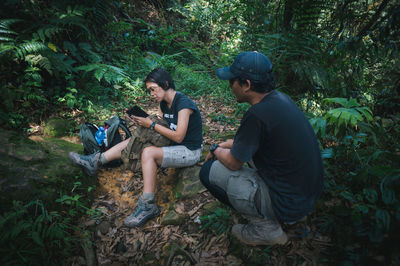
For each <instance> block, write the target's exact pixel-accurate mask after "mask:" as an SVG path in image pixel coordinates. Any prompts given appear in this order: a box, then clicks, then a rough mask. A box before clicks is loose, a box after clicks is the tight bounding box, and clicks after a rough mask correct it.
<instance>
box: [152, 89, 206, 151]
mask: <svg viewBox="0 0 400 266" xmlns="http://www.w3.org/2000/svg"><path fill="white" fill-rule="evenodd" d="M160 108H161V111H162V112H163V116H164V117H163V118H164V120H165V121H167V122H168V125H169V128H170V129H172V130H176V127H177V124H178V113H179V111H180V110H182V109H186V108H187V109H191V110H193V113H192V114H191V115H190V117H189V124H188V128H187V131H186V136H185V138H184V139H183V141H182V142H181V143H179V144H178V143H174V145H184V146H186V147H187V148H188V149H190V150H197V149H200V148H201V145H202V144H203V129H202V121H201V115H200V112H199V109H198V108H197V106H196V104H195V103H194V102H193V101H192V100H191V99H190V98H189V97H187V96H186V95H185V94H183V93H181V92H179V91H177V92H176V94H175V97H174V100H173V101H172V105H171V108H168V105H167V103H166V102H165V101H161V103H160Z"/></svg>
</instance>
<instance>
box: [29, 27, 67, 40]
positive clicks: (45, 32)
mask: <svg viewBox="0 0 400 266" xmlns="http://www.w3.org/2000/svg"><path fill="white" fill-rule="evenodd" d="M62 30H63V29H62V28H60V27H55V26H51V27H45V28H41V29H39V30H38V31H37V32H36V33H34V34H33V37H34V38H36V39H39V40H41V41H42V42H45V41H46V37H47V38H48V39H50V38H51V37H53V36H54V35H56V34H57V33H59V32H61V31H62Z"/></svg>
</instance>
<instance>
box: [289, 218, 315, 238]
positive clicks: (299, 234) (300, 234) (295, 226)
mask: <svg viewBox="0 0 400 266" xmlns="http://www.w3.org/2000/svg"><path fill="white" fill-rule="evenodd" d="M308 224H309V221H308V218H307V216H305V217H303V218H302V219H301V220H299V221H297V222H295V223H292V224H284V225H283V229H284V230H285V232H286V233H287V235H288V236H289V237H290V238H305V237H307V236H308V235H309V234H310V232H311V229H310V227H309V226H308Z"/></svg>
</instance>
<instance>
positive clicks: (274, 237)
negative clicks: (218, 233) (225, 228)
mask: <svg viewBox="0 0 400 266" xmlns="http://www.w3.org/2000/svg"><path fill="white" fill-rule="evenodd" d="M248 218H249V223H248V224H246V225H245V224H236V225H234V226H233V227H232V234H233V235H234V236H235V237H236V238H237V239H239V240H240V241H241V242H243V243H245V244H247V245H251V246H256V245H275V244H279V245H284V244H285V243H286V242H287V241H288V237H287V235H286V233H285V232H284V231H283V230H282V227H281V225H280V224H279V222H277V221H274V220H265V219H261V218H256V217H248Z"/></svg>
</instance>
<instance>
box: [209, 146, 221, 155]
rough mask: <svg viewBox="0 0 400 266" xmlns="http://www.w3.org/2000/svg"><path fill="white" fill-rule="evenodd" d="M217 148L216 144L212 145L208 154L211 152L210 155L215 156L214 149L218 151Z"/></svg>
mask: <svg viewBox="0 0 400 266" xmlns="http://www.w3.org/2000/svg"><path fill="white" fill-rule="evenodd" d="M218 148H219V145H218V144H213V145H211V146H210V152H211V154H212V155H213V156H215V153H214V152H215V150H216V149H218Z"/></svg>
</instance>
